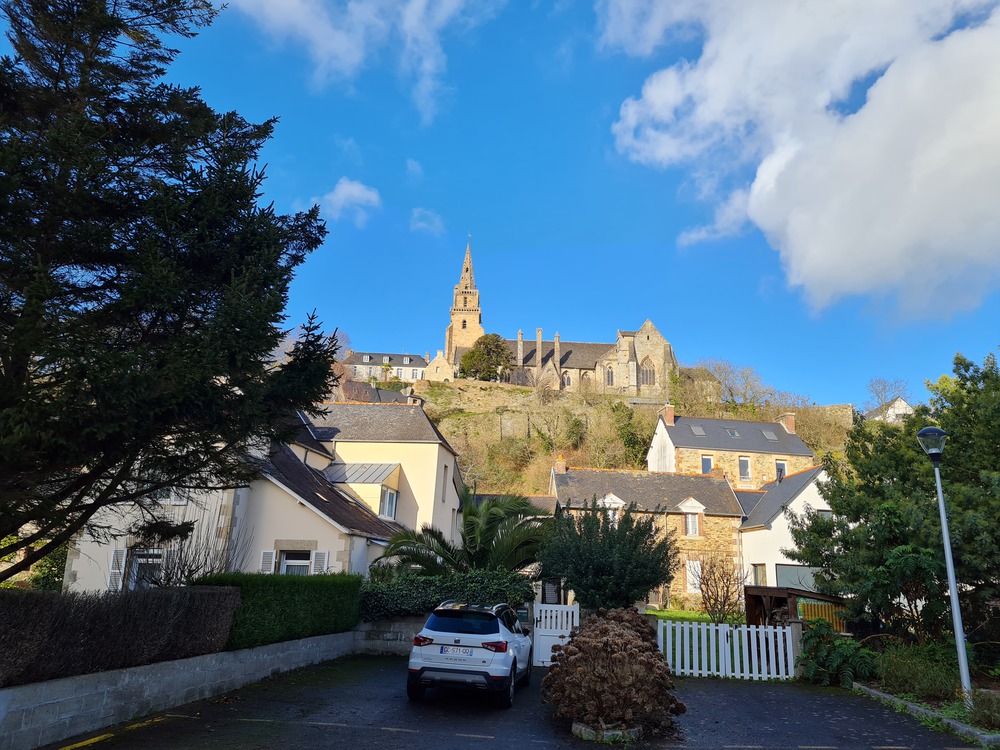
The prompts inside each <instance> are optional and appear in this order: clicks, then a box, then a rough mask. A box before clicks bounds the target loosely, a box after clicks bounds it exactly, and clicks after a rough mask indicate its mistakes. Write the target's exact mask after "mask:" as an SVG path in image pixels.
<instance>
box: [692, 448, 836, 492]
mask: <svg viewBox="0 0 1000 750" xmlns="http://www.w3.org/2000/svg"><path fill="white" fill-rule="evenodd" d="M743 455H744V456H746V457H747V458H749V459H750V481H749V482H741V481H740V454H739V453H736V452H730V451H713V450H702V449H695V448H677V449H676V456H677V468H676V471H677V473H678V474H701V457H702V456H711V457H712V461H713V465H714V467H715V472H723V473H725V474H726V476H728V477H729V481H730V482H731V483H732V485H733V488H734V489H757V488H759V487H761V486H763V485H765V484H767V483H768V482H773V481H774V480H775V466H774V462H775V461H784V462H785V465H786V467H787V471H786V474H785V476H788V475H790V474H796V473H798V472H800V471H805V470H806V469H809V468H811V467H813V466H815V465H816V464H817V463H818V460H817V459H815V458H813V457H812V456H787V455H782V454H780V453H744V454H743ZM713 473H714V472H713Z"/></svg>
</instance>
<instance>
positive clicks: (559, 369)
mask: <svg viewBox="0 0 1000 750" xmlns="http://www.w3.org/2000/svg"><path fill="white" fill-rule="evenodd" d="M553 346H555V354H554V356H555V358H556V361H555V365H556V372H557V373H560V372H562V368H561V367H560V366H559V363H560V362H562V357H561V356H560V355H559V331H556V337H555V339H554V341H553Z"/></svg>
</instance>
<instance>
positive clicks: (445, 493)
mask: <svg viewBox="0 0 1000 750" xmlns="http://www.w3.org/2000/svg"><path fill="white" fill-rule="evenodd" d="M448 468H449V467H448V465H447V464H445V467H444V481H443V482H442V483H441V502H442V503H443V502H444V501H445V498H446V497H448Z"/></svg>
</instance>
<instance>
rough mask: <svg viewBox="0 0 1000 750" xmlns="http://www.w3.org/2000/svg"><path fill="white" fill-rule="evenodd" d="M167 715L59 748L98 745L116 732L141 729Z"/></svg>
mask: <svg viewBox="0 0 1000 750" xmlns="http://www.w3.org/2000/svg"><path fill="white" fill-rule="evenodd" d="M165 718H167V717H166V716H155V717H153V718H152V719H147V720H146V721H139V722H136V723H135V724H129V725H128V726H127V727H125V728H124V729H122V730H121V731H120V732H109V733H108V734H101V735H98V736H97V737H91V738H90V739H89V740H84V741H83V742H77V743H75V744H73V745H64V746H63V747H61V748H59V750H77V748H81V747H89V746H90V745H96V744H97V743H98V742H103V741H104V740H110V739H111V738H112V737H114V736H116V734H124V733H125V732H130V731H131V730H133V729H141V728H142V727H148V726H149V725H150V724H156V723H157V722H160V721H163V720H164V719H165Z"/></svg>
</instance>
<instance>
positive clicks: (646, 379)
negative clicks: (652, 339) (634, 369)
mask: <svg viewBox="0 0 1000 750" xmlns="http://www.w3.org/2000/svg"><path fill="white" fill-rule="evenodd" d="M639 385H656V367H654V366H653V361H652V360H651V359H650V358H649V357H646V358H645V359H644V360H642V364H641V365H639Z"/></svg>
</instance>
